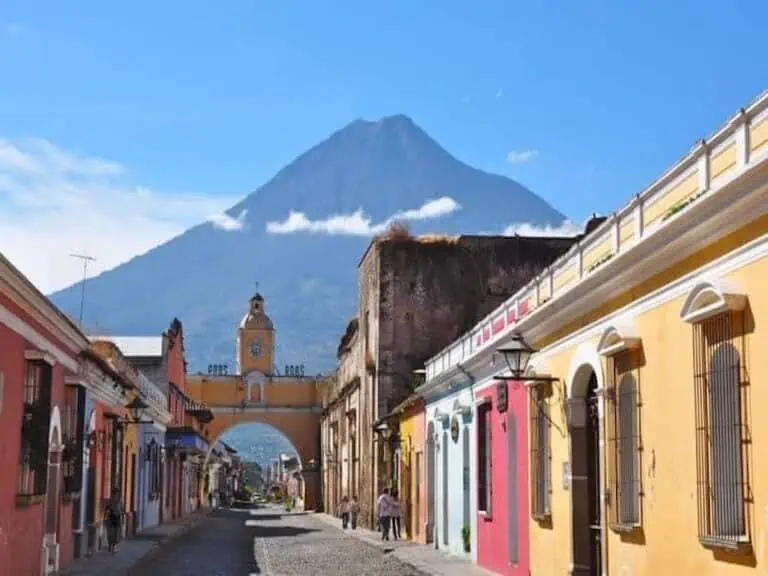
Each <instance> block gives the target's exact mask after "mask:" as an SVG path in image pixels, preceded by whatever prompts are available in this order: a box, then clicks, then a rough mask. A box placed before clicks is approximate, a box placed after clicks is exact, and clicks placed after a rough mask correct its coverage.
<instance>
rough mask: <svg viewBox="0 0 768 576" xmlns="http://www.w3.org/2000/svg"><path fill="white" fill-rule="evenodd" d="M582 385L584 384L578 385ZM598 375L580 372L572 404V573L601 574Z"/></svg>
mask: <svg viewBox="0 0 768 576" xmlns="http://www.w3.org/2000/svg"><path fill="white" fill-rule="evenodd" d="M579 384H581V385H579ZM597 387H598V383H597V376H596V375H595V372H594V371H593V370H592V368H591V367H589V366H583V367H582V368H581V369H580V370H579V371H577V373H576V376H575V378H574V386H573V391H572V398H571V399H570V400H569V404H570V412H571V415H570V419H569V420H570V422H569V425H570V428H571V462H572V463H571V474H572V476H571V498H572V502H571V510H572V515H573V518H572V520H573V522H572V538H571V540H572V542H573V554H572V558H573V574H575V575H582V576H599V575H600V574H601V573H602V566H601V559H602V557H601V554H602V519H601V502H600V478H601V471H600V412H599V397H598V395H597Z"/></svg>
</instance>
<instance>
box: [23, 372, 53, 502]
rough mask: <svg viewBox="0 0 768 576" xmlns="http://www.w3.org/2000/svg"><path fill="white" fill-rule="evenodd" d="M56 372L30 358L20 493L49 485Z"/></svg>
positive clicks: (25, 494)
mask: <svg viewBox="0 0 768 576" xmlns="http://www.w3.org/2000/svg"><path fill="white" fill-rule="evenodd" d="M52 376H53V372H52V369H51V366H50V365H49V364H47V363H46V362H43V361H40V360H34V361H30V362H27V366H26V375H25V379H24V412H23V415H22V421H21V453H20V458H19V469H18V478H17V494H18V495H19V496H23V497H28V496H40V495H42V494H45V492H46V489H47V483H48V432H49V430H48V427H49V425H50V419H51V379H52Z"/></svg>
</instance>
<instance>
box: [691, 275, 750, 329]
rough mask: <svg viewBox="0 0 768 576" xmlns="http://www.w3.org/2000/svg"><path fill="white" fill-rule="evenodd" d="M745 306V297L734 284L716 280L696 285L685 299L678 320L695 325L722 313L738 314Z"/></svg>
mask: <svg viewBox="0 0 768 576" xmlns="http://www.w3.org/2000/svg"><path fill="white" fill-rule="evenodd" d="M746 305H747V296H746V294H744V293H743V291H742V290H741V289H740V288H739V287H738V286H737V285H736V284H734V283H732V282H727V281H724V280H720V279H716V280H711V281H707V280H704V281H702V282H699V283H698V284H696V285H695V286H694V287H693V288H691V291H690V292H688V296H687V297H686V298H685V302H684V303H683V308H682V309H681V310H680V318H682V320H683V321H684V322H688V323H689V324H695V323H697V322H701V321H702V320H706V319H707V318H712V317H713V316H716V315H718V314H721V313H723V312H728V311H733V312H738V311H741V310H744V307H745V306H746Z"/></svg>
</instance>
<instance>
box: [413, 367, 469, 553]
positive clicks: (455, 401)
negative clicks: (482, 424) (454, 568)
mask: <svg viewBox="0 0 768 576" xmlns="http://www.w3.org/2000/svg"><path fill="white" fill-rule="evenodd" d="M465 382H467V383H468V381H465ZM446 391H448V394H446ZM423 395H424V403H425V405H426V427H427V433H426V445H427V482H428V484H427V507H428V508H427V514H428V522H429V525H428V528H427V529H428V534H431V535H432V540H431V541H432V542H433V543H434V544H435V546H436V547H437V548H440V549H443V550H446V551H448V552H450V553H451V554H455V555H457V556H466V557H470V558H476V552H477V546H476V542H477V515H476V514H475V510H477V498H476V496H477V494H476V492H475V491H473V490H472V487H471V478H473V477H474V475H475V469H476V462H477V460H476V458H477V455H476V448H477V445H476V443H475V442H473V438H475V433H476V431H475V424H476V419H475V416H474V410H473V403H474V398H473V394H472V390H471V388H470V387H469V386H467V385H466V384H465V385H464V386H463V389H462V388H459V390H458V391H457V392H453V391H450V390H449V389H448V386H447V383H446V385H445V387H436V388H426V389H425V390H424V391H423Z"/></svg>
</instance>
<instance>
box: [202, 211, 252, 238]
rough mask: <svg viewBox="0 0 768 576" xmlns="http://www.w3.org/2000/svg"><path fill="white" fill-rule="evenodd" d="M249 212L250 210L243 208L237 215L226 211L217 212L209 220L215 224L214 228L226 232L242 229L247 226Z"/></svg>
mask: <svg viewBox="0 0 768 576" xmlns="http://www.w3.org/2000/svg"><path fill="white" fill-rule="evenodd" d="M247 214H248V210H246V209H245V208H243V210H242V211H241V212H240V214H238V215H237V216H236V217H233V216H230V215H229V214H227V213H226V212H222V213H221V214H215V215H214V216H212V217H211V218H210V219H209V221H210V222H211V224H213V227H214V228H218V229H219V230H224V231H225V232H235V231H237V230H242V229H243V228H244V227H245V217H246V215H247Z"/></svg>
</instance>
